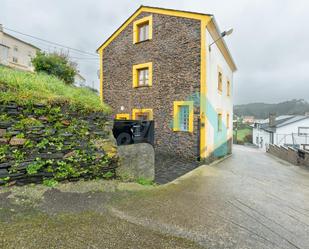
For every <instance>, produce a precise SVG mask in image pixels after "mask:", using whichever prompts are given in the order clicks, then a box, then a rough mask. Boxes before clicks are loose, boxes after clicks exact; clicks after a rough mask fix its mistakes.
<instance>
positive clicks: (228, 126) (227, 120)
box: [226, 113, 230, 129]
mask: <svg viewBox="0 0 309 249" xmlns="http://www.w3.org/2000/svg"><path fill="white" fill-rule="evenodd" d="M226 128H227V129H229V128H230V114H229V113H227V114H226Z"/></svg>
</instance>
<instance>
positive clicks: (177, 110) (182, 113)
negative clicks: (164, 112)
mask: <svg viewBox="0 0 309 249" xmlns="http://www.w3.org/2000/svg"><path fill="white" fill-rule="evenodd" d="M173 124H174V125H173V130H174V131H187V132H193V101H175V102H174V122H173Z"/></svg>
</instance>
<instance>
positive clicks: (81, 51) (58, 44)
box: [3, 27, 98, 56]
mask: <svg viewBox="0 0 309 249" xmlns="http://www.w3.org/2000/svg"><path fill="white" fill-rule="evenodd" d="M3 28H4V29H6V30H9V31H11V32H15V33H17V34H20V35H24V36H28V37H31V38H33V39H37V40H40V41H43V42H46V43H50V44H53V45H56V46H59V47H63V48H66V49H70V50H73V51H76V52H80V53H83V54H88V55H92V56H94V55H95V56H98V55H97V54H95V53H90V52H86V51H83V50H80V49H76V48H71V47H69V46H65V45H62V44H60V43H56V42H52V41H48V40H45V39H42V38H39V37H36V36H33V35H28V34H25V33H22V32H19V31H16V30H13V29H10V28H5V27H3Z"/></svg>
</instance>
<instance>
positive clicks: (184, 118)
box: [178, 105, 189, 131]
mask: <svg viewBox="0 0 309 249" xmlns="http://www.w3.org/2000/svg"><path fill="white" fill-rule="evenodd" d="M178 108H179V128H180V130H181V131H188V130H189V106H187V105H182V106H179V107H178Z"/></svg>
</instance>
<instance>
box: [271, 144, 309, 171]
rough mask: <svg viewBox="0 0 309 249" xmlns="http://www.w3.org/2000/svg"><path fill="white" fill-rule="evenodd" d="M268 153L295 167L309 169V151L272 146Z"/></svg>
mask: <svg viewBox="0 0 309 249" xmlns="http://www.w3.org/2000/svg"><path fill="white" fill-rule="evenodd" d="M267 152H268V153H270V154H272V155H274V156H276V157H279V158H280V159H283V160H285V161H288V162H290V163H292V164H294V165H299V166H307V167H309V151H306V150H301V149H294V148H292V147H283V146H277V145H273V144H270V145H269V147H268V149H267Z"/></svg>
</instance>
